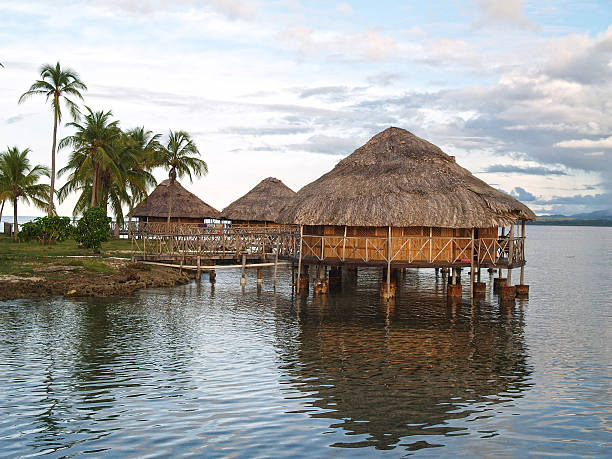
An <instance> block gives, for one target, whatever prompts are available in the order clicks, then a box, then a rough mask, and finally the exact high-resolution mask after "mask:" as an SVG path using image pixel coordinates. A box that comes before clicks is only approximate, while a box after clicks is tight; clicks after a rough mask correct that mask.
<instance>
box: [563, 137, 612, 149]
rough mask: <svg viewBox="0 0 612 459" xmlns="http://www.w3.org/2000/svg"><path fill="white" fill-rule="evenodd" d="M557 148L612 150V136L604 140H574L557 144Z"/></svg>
mask: <svg viewBox="0 0 612 459" xmlns="http://www.w3.org/2000/svg"><path fill="white" fill-rule="evenodd" d="M555 146H556V147H562V148H589V149H590V148H612V136H610V137H606V138H603V139H597V140H592V139H573V140H564V141H562V142H557V143H556V144H555Z"/></svg>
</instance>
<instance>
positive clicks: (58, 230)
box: [19, 216, 74, 256]
mask: <svg viewBox="0 0 612 459" xmlns="http://www.w3.org/2000/svg"><path fill="white" fill-rule="evenodd" d="M73 233H74V227H73V226H72V225H71V224H70V218H68V217H57V216H53V217H38V218H35V219H34V220H32V221H31V222H27V223H24V224H23V225H22V226H21V231H20V232H19V239H20V240H22V241H26V242H29V241H33V240H34V239H37V240H39V241H40V243H41V244H42V246H43V256H44V255H45V249H48V247H49V246H50V245H51V244H52V243H53V242H62V241H65V240H66V239H69V238H71V237H72V236H73Z"/></svg>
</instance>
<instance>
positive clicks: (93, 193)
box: [90, 163, 99, 207]
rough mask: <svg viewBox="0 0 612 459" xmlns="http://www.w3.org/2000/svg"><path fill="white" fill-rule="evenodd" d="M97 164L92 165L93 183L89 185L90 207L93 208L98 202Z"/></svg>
mask: <svg viewBox="0 0 612 459" xmlns="http://www.w3.org/2000/svg"><path fill="white" fill-rule="evenodd" d="M98 175H99V174H98V164H97V163H96V164H94V176H93V183H92V185H91V206H90V207H95V205H96V204H97V201H98Z"/></svg>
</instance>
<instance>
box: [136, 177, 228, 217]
mask: <svg viewBox="0 0 612 459" xmlns="http://www.w3.org/2000/svg"><path fill="white" fill-rule="evenodd" d="M132 215H133V216H134V217H138V219H139V222H140V223H143V222H148V223H151V222H168V216H170V222H171V223H205V222H206V221H210V220H214V219H218V218H219V211H218V210H216V209H214V208H213V207H211V206H209V205H208V204H206V203H205V202H204V201H202V200H201V199H200V198H198V197H197V196H196V195H195V194H193V193H190V192H189V191H187V190H186V189H185V188H183V187H182V185H181V184H180V183H179V182H178V181H177V180H173V179H168V180H164V181H163V182H161V183H160V184H159V185H158V186H157V188H155V190H153V191H152V192H151V194H150V195H149V196H148V197H147V198H146V199H145V200H144V201H143V202H141V203H140V204H139V205H138V206H136V208H134V211H133V213H132Z"/></svg>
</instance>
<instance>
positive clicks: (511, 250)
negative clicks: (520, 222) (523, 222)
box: [507, 222, 514, 287]
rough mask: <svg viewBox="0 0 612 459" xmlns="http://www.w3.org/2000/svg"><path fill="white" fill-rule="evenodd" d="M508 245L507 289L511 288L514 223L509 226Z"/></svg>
mask: <svg viewBox="0 0 612 459" xmlns="http://www.w3.org/2000/svg"><path fill="white" fill-rule="evenodd" d="M508 237H509V243H508V276H507V279H508V280H507V285H508V286H509V287H511V286H512V268H510V266H512V263H513V259H514V222H512V223H511V224H510V233H509V234H508Z"/></svg>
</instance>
